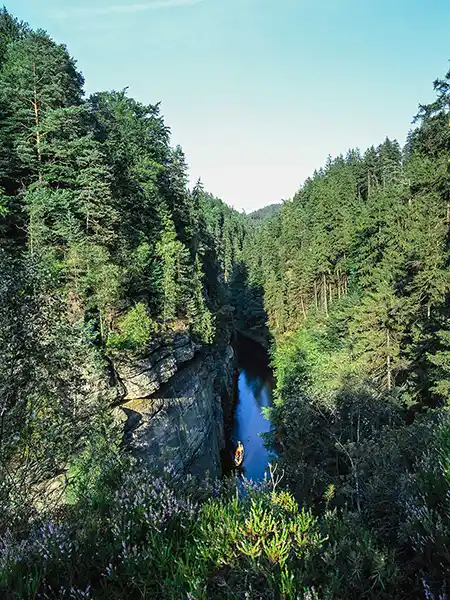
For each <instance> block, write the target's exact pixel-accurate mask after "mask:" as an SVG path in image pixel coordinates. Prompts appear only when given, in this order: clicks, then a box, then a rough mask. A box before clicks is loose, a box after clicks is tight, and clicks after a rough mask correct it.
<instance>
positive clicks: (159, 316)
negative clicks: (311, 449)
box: [0, 9, 245, 523]
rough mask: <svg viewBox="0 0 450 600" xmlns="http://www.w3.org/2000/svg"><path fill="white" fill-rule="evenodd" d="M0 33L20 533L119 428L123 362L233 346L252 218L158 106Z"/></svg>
mask: <svg viewBox="0 0 450 600" xmlns="http://www.w3.org/2000/svg"><path fill="white" fill-rule="evenodd" d="M0 36H1V37H0V40H1V45H0V105H1V118H0V194H1V195H0V212H1V221H0V253H1V254H0V257H1V260H0V271H1V273H0V306H1V313H2V318H1V321H0V389H1V399H0V414H1V432H0V468H1V482H0V497H1V500H0V502H1V506H2V511H1V512H2V516H1V517H0V521H2V522H4V523H8V521H9V519H11V518H16V517H17V518H18V516H19V515H18V514H16V507H17V506H19V507H21V509H22V510H23V513H24V517H26V513H27V510H28V509H29V508H30V506H31V505H29V502H31V500H32V497H33V498H34V497H35V496H36V495H39V493H40V492H39V491H36V488H35V487H34V486H36V485H38V484H39V483H40V482H41V481H42V480H45V479H46V478H48V477H50V476H52V475H54V474H56V473H58V472H59V471H60V469H61V468H63V469H66V468H67V465H68V463H70V461H71V460H73V458H74V456H77V455H78V454H79V452H80V451H81V450H82V449H83V448H84V447H86V445H89V443H90V441H89V440H92V439H93V438H94V437H95V436H96V435H97V434H98V433H99V432H100V431H102V430H103V429H104V428H105V427H106V426H107V424H108V415H107V409H108V406H109V404H110V403H111V389H110V386H109V385H108V377H109V378H110V377H111V376H112V372H111V362H110V359H111V357H115V356H116V355H118V354H120V353H128V354H131V355H136V356H139V355H140V354H143V353H145V350H146V347H147V344H148V342H149V341H150V340H151V339H153V338H155V337H157V336H158V335H161V334H163V333H164V332H167V331H171V330H179V329H183V330H189V331H190V332H191V335H192V336H193V338H194V339H195V340H196V341H197V342H199V343H204V344H212V343H217V344H221V343H225V344H226V343H228V340H229V325H228V321H229V320H230V318H231V317H230V315H231V308H230V306H229V302H228V291H227V280H228V279H229V278H230V277H231V274H232V268H233V264H234V262H235V261H236V259H237V257H238V255H239V253H240V250H241V247H242V243H243V239H244V236H245V222H244V217H243V216H241V215H240V214H239V213H237V212H236V211H233V210H231V209H230V208H228V206H227V205H226V204H224V203H223V202H221V201H220V200H218V199H217V198H214V197H213V196H212V195H210V194H209V193H207V192H206V191H205V190H204V189H203V187H202V184H201V183H200V182H199V183H198V184H197V185H196V186H195V187H194V189H192V190H190V189H189V188H188V174H187V164H186V160H185V157H184V154H183V151H182V149H181V148H180V147H179V146H178V147H176V148H173V147H172V146H171V145H170V130H169V128H168V126H167V125H166V123H165V122H164V119H163V117H162V115H161V111H160V107H159V104H154V105H153V104H151V105H143V104H141V103H139V102H137V101H136V100H134V99H133V98H130V97H128V96H127V94H126V91H119V92H99V93H97V94H94V95H92V96H91V97H89V98H85V97H84V92H83V83H84V81H83V76H82V75H81V73H80V71H79V70H78V68H77V65H76V62H75V61H74V59H73V58H71V56H70V55H69V54H68V51H67V49H66V48H65V47H64V46H62V45H58V44H56V43H55V42H54V41H53V40H52V39H51V38H50V37H49V36H48V35H47V33H45V32H43V31H41V30H37V31H34V30H32V29H31V28H30V27H29V26H28V25H26V24H24V23H21V22H19V21H18V20H17V19H16V18H14V17H13V16H11V15H10V14H9V13H8V12H7V10H6V9H2V10H1V12H0ZM224 327H225V331H224ZM227 327H228V333H227V332H226V329H227ZM224 335H225V338H223V336H224ZM226 336H228V337H226ZM11 511H12V512H13V513H14V515H13V517H11Z"/></svg>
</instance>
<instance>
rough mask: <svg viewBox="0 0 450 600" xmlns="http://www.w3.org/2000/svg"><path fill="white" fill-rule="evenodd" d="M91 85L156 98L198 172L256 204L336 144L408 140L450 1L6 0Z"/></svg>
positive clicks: (443, 65)
mask: <svg viewBox="0 0 450 600" xmlns="http://www.w3.org/2000/svg"><path fill="white" fill-rule="evenodd" d="M4 1H5V3H6V6H7V8H8V10H9V11H10V12H12V13H13V14H14V15H15V16H17V17H19V18H20V19H22V20H25V21H27V22H28V23H29V24H30V25H31V26H32V27H33V28H42V29H46V30H47V31H48V32H49V33H50V35H51V36H52V37H53V38H54V39H55V40H56V41H58V42H64V43H65V44H66V45H67V47H68V49H69V51H70V53H71V54H72V55H73V56H74V57H75V58H76V59H77V61H78V67H79V68H80V70H81V71H82V72H83V74H84V76H85V79H86V86H85V87H86V92H87V93H88V94H89V93H92V92H95V91H97V90H111V89H123V88H125V87H127V86H128V87H129V94H130V95H131V96H133V97H135V98H136V99H138V100H140V101H141V102H144V103H152V104H153V103H156V102H158V101H161V103H162V111H163V114H164V116H165V120H166V123H167V124H168V125H169V127H170V128H171V131H172V143H173V144H174V145H175V144H181V146H182V147H183V149H184V151H185V153H186V157H187V162H188V164H189V168H190V178H191V182H192V183H194V182H195V181H196V180H197V179H198V178H199V177H201V179H202V181H203V183H204V186H205V188H206V189H207V190H208V191H210V192H211V193H213V194H214V195H216V196H218V197H220V198H222V199H223V200H224V201H226V202H227V203H228V204H230V205H231V206H234V207H235V208H237V209H239V210H241V209H245V211H246V212H250V211H252V210H255V209H257V208H261V207H262V206H265V205H267V204H271V203H273V202H280V201H281V200H282V199H287V198H290V197H292V196H293V194H294V193H295V192H296V190H297V189H298V188H299V187H300V185H301V184H302V182H303V181H304V180H305V179H306V177H308V176H309V175H311V174H312V173H313V171H314V169H316V168H319V167H320V166H321V165H323V164H324V163H325V161H326V158H327V156H328V155H329V154H330V155H331V156H336V155H338V154H340V153H345V152H346V150H347V149H348V148H354V147H359V148H360V149H361V150H364V149H366V148H367V147H368V146H370V145H372V144H375V145H377V144H378V143H380V142H382V141H383V140H384V138H385V137H386V136H389V137H390V138H396V139H398V141H399V142H400V143H402V144H403V143H404V140H405V136H406V134H407V132H408V130H409V129H410V128H411V121H412V118H413V116H414V115H415V114H416V112H417V107H418V104H419V103H422V104H423V103H427V102H430V101H431V100H432V99H433V98H434V93H433V86H432V83H433V81H434V80H435V79H436V78H437V77H443V76H444V75H445V73H446V72H447V70H448V66H449V63H448V59H449V58H450V40H449V36H448V31H449V27H450V2H449V1H448V0H70V1H69V0H9V1H8V0H4Z"/></svg>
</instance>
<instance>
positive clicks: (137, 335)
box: [107, 302, 156, 354]
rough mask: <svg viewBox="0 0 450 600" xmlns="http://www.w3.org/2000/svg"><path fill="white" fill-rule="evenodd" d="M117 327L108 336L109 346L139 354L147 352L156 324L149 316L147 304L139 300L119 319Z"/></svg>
mask: <svg viewBox="0 0 450 600" xmlns="http://www.w3.org/2000/svg"><path fill="white" fill-rule="evenodd" d="M117 328H118V330H119V331H118V332H113V333H111V334H110V336H109V338H108V342H107V346H108V348H110V349H111V350H126V351H130V352H134V353H137V354H139V353H143V352H145V349H146V347H147V344H148V342H149V341H150V339H151V336H152V333H154V332H155V330H156V325H155V323H153V322H152V320H151V318H150V317H149V316H148V314H147V309H146V307H145V304H143V303H142V302H139V303H138V304H136V306H133V308H130V309H129V310H128V312H127V313H126V314H125V315H124V316H123V317H121V318H120V319H118V321H117Z"/></svg>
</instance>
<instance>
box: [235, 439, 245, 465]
mask: <svg viewBox="0 0 450 600" xmlns="http://www.w3.org/2000/svg"><path fill="white" fill-rule="evenodd" d="M243 461H244V446H243V445H242V443H241V442H238V446H237V448H236V452H235V453H234V464H235V465H236V467H240V466H241V465H242V463H243Z"/></svg>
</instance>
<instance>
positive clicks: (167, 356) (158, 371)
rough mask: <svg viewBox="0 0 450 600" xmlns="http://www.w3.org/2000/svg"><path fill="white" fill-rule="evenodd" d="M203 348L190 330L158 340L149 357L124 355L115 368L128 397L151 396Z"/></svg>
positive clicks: (151, 348)
mask: <svg viewBox="0 0 450 600" xmlns="http://www.w3.org/2000/svg"><path fill="white" fill-rule="evenodd" d="M199 348H200V346H198V345H197V344H195V343H194V342H193V341H192V340H191V338H190V336H189V334H188V333H184V332H181V333H175V334H173V336H171V337H166V338H164V339H162V340H159V342H154V345H153V347H150V348H149V351H148V354H147V356H146V357H145V358H139V359H138V358H136V359H130V358H122V359H120V360H116V361H115V364H114V366H115V370H116V373H117V376H118V379H119V381H120V383H121V384H122V387H123V391H124V399H125V400H132V399H135V398H148V397H150V396H152V395H153V394H155V392H157V391H158V390H159V389H160V387H161V385H163V384H164V383H167V382H168V381H169V379H170V378H171V377H172V376H173V375H175V373H176V372H177V371H178V369H179V367H180V365H181V364H182V363H185V362H187V361H189V360H192V359H193V358H194V356H195V353H196V351H197V350H198V349H199Z"/></svg>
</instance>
